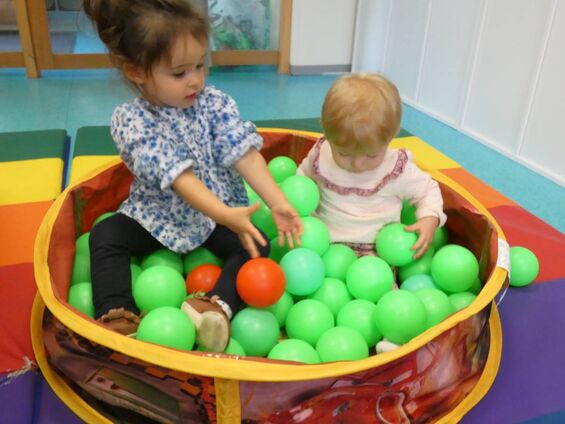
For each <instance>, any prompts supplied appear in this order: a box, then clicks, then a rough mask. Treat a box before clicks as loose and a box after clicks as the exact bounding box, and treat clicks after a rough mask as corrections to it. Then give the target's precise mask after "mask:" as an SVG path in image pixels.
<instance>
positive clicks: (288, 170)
mask: <svg viewBox="0 0 565 424" xmlns="http://www.w3.org/2000/svg"><path fill="white" fill-rule="evenodd" d="M267 167H268V168H269V172H270V173H271V175H272V176H273V179H274V180H275V182H276V183H277V184H280V183H282V182H283V181H284V180H286V179H287V178H288V177H291V176H293V175H295V174H296V169H297V168H298V167H297V166H296V163H295V162H294V161H293V160H292V159H291V158H289V157H288V156H277V157H275V158H273V159H271V160H270V161H269V164H268V165H267Z"/></svg>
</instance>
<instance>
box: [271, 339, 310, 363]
mask: <svg viewBox="0 0 565 424" xmlns="http://www.w3.org/2000/svg"><path fill="white" fill-rule="evenodd" d="M267 357H268V358H269V359H278V360H281V361H295V362H303V363H305V364H319V363H320V357H319V356H318V352H316V349H314V348H313V347H312V346H311V345H309V344H308V343H306V342H305V341H303V340H299V339H287V340H283V341H282V342H280V343H277V344H276V345H275V347H273V348H272V349H271V351H270V352H269V355H268V356H267Z"/></svg>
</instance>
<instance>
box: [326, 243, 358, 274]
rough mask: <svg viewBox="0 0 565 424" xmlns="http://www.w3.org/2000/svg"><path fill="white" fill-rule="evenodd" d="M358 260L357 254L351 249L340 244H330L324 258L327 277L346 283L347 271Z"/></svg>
mask: <svg viewBox="0 0 565 424" xmlns="http://www.w3.org/2000/svg"><path fill="white" fill-rule="evenodd" d="M356 259H357V254H356V253H355V251H354V250H353V249H352V248H351V247H349V246H346V245H345V244H339V243H335V244H330V246H329V247H328V249H327V250H326V251H325V253H324V255H323V256H322V260H323V261H324V267H325V270H326V277H329V278H337V279H338V280H341V281H345V276H346V275H347V270H348V268H349V266H350V265H351V264H352V263H353V262H355V260H356Z"/></svg>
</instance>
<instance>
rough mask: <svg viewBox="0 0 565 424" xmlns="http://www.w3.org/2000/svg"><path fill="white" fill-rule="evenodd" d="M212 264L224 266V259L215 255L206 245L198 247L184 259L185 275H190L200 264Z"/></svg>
mask: <svg viewBox="0 0 565 424" xmlns="http://www.w3.org/2000/svg"><path fill="white" fill-rule="evenodd" d="M204 264H212V265H218V266H219V267H222V266H223V265H224V261H222V260H221V259H220V258H218V257H217V256H216V255H214V254H213V253H212V252H210V251H209V250H208V249H206V248H205V247H197V248H196V249H194V250H191V251H190V252H188V253H187V254H186V256H185V257H184V260H183V265H184V275H188V274H190V273H191V272H192V270H193V269H194V268H196V267H197V266H199V265H204Z"/></svg>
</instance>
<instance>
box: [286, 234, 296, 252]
mask: <svg viewBox="0 0 565 424" xmlns="http://www.w3.org/2000/svg"><path fill="white" fill-rule="evenodd" d="M284 236H285V238H286V242H287V243H288V247H290V248H291V249H294V240H293V239H292V233H291V232H290V231H287V232H285V233H284Z"/></svg>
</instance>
